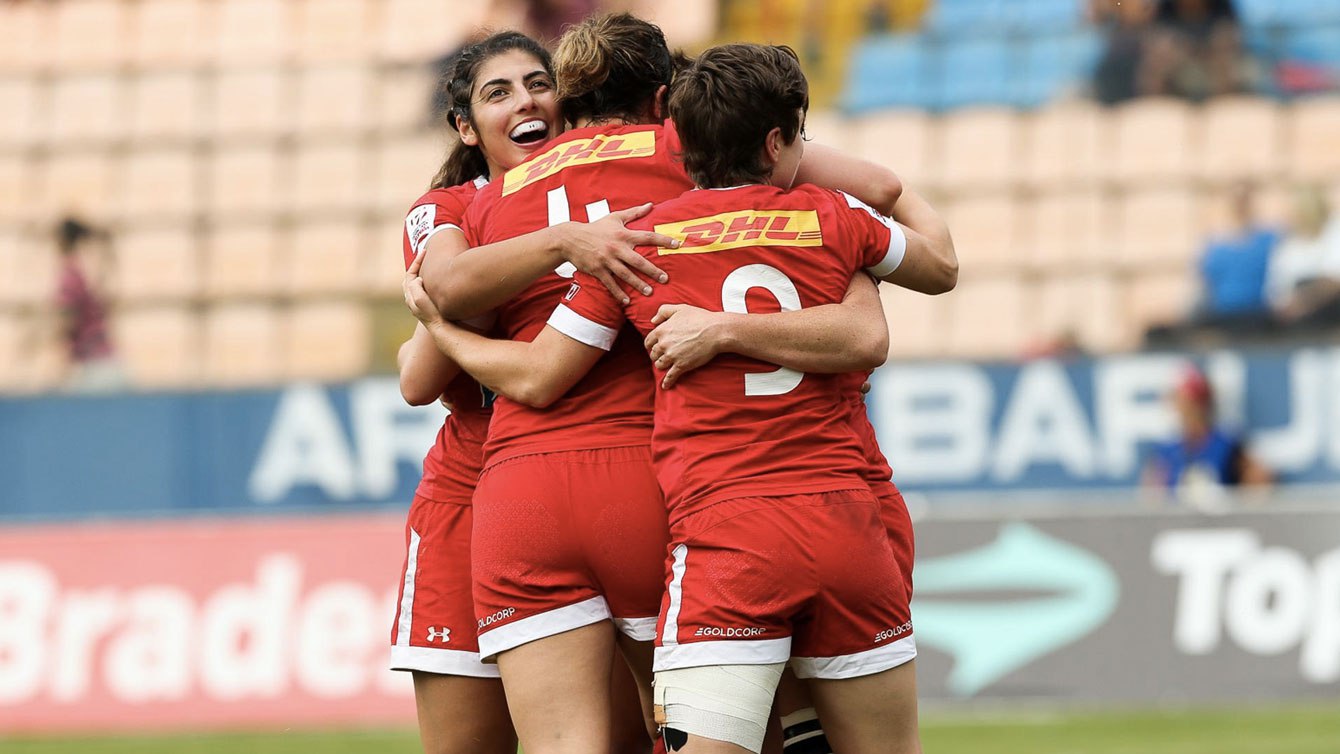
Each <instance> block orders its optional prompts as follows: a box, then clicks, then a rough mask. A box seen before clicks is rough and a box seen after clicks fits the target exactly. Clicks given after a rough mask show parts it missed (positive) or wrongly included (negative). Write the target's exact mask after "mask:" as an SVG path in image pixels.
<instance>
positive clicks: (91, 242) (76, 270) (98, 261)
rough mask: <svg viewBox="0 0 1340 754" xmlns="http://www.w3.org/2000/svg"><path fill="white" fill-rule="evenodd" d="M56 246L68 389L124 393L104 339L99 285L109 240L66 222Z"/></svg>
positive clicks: (103, 303) (108, 256)
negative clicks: (121, 391) (58, 252)
mask: <svg viewBox="0 0 1340 754" xmlns="http://www.w3.org/2000/svg"><path fill="white" fill-rule="evenodd" d="M56 246H57V248H58V249H59V251H60V256H61V268H60V278H59V287H58V288H57V291H56V305H57V307H58V308H59V311H60V317H61V337H62V340H63V344H64V346H65V350H66V354H67V357H68V359H69V362H68V363H69V370H70V371H69V376H68V378H67V387H68V388H69V389H70V390H75V391H78V392H105V391H111V390H117V389H119V388H122V387H124V386H125V382H126V380H125V375H124V373H123V372H122V370H121V366H120V364H119V362H118V361H117V359H116V355H115V353H114V352H113V350H112V343H111V339H110V338H109V337H108V334H107V296H106V292H105V287H104V285H103V282H104V280H105V279H106V276H107V272H108V268H109V266H110V262H111V250H110V236H109V235H108V233H107V231H105V230H102V229H99V228H94V227H92V226H91V225H88V224H87V223H85V222H84V221H82V220H80V219H78V218H75V217H66V218H65V219H63V220H61V221H60V223H58V224H57V226H56Z"/></svg>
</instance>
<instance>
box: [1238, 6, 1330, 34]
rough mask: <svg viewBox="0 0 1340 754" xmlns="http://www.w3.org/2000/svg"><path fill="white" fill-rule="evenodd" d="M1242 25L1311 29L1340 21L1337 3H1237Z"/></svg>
mask: <svg viewBox="0 0 1340 754" xmlns="http://www.w3.org/2000/svg"><path fill="white" fill-rule="evenodd" d="M1234 4H1235V6H1236V8H1237V11H1238V18H1239V19H1241V21H1242V24H1243V26H1246V27H1248V28H1250V27H1253V26H1311V25H1314V24H1324V23H1335V22H1340V0H1236V1H1235V3H1234Z"/></svg>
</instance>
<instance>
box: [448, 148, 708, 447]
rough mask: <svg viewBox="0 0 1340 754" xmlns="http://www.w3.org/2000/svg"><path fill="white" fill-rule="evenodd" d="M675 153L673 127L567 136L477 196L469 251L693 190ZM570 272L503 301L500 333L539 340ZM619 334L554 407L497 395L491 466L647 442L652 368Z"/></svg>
mask: <svg viewBox="0 0 1340 754" xmlns="http://www.w3.org/2000/svg"><path fill="white" fill-rule="evenodd" d="M678 149H679V141H678V138H677V137H676V135H675V133H674V129H673V128H671V127H668V126H667V127H662V126H659V125H651V126H617V127H605V126H602V127H596V128H578V129H574V130H572V131H568V132H567V133H565V134H563V135H562V136H559V137H558V138H556V139H553V140H552V141H550V142H549V144H548V146H547V147H546V148H545V150H544V151H542V152H539V153H537V154H535V155H532V156H531V158H530V159H528V160H527V161H525V162H523V163H521V164H520V165H518V166H517V167H515V168H513V169H512V170H509V171H508V172H507V174H506V175H505V176H504V177H503V178H502V179H500V180H497V181H494V182H493V183H492V184H490V185H489V186H488V187H487V188H485V189H484V190H483V191H481V192H480V194H479V197H478V198H477V199H476V200H475V202H474V203H473V204H472V205H471V206H470V209H469V210H468V211H467V212H466V217H465V226H464V228H465V234H466V238H467V239H468V240H469V241H470V245H471V246H483V245H485V244H490V243H495V242H497V241H504V240H507V239H509V238H514V237H516V236H519V235H522V234H525V233H530V232H532V231H536V230H540V229H541V228H544V227H546V226H550V225H557V224H558V223H561V222H566V221H568V220H577V221H588V222H589V221H595V220H598V219H600V218H602V217H604V216H605V215H607V214H609V213H610V212H617V211H619V210H624V209H628V208H629V207H635V206H637V205H640V204H644V203H646V202H661V201H665V200H667V199H671V198H673V197H677V196H679V195H680V194H682V193H684V192H685V191H687V190H688V189H690V188H692V187H693V184H692V182H691V181H689V178H688V176H687V175H686V174H685V173H684V168H683V166H682V165H680V163H679V162H678V161H676V159H675V157H674V155H675V153H676V152H677V151H678ZM572 275H573V268H572V265H570V264H564V265H562V266H560V267H558V268H557V269H555V270H554V271H553V272H552V273H549V274H547V275H545V276H544V277H542V278H540V279H539V280H537V281H535V282H534V283H532V284H531V285H530V287H528V288H526V290H524V291H522V292H521V293H520V294H518V295H517V296H516V297H515V298H513V299H512V300H511V301H508V302H507V303H506V304H503V305H502V306H501V307H499V308H498V310H497V315H498V320H497V324H496V326H495V331H496V332H497V333H498V334H499V336H500V337H505V338H508V339H511V340H523V341H529V340H534V338H535V336H536V335H537V334H539V332H540V330H542V329H544V325H545V321H546V320H548V319H549V315H550V314H552V313H553V311H554V306H555V305H556V304H558V302H560V301H561V300H562V298H563V294H564V293H565V292H566V291H567V290H568V287H569V286H570V285H571V284H572ZM639 297H641V296H640V294H639ZM616 334H617V335H619V337H617V338H615V339H613V342H612V343H611V344H610V345H611V346H612V347H611V348H610V349H609V350H610V353H609V354H608V355H607V356H605V357H603V358H602V359H601V360H600V361H599V362H598V363H597V364H596V366H595V368H593V369H592V370H591V372H590V373H589V374H587V375H586V376H585V377H583V378H582V380H581V381H580V382H578V383H577V385H576V386H574V387H573V388H572V390H570V391H568V393H567V395H565V396H563V397H562V398H560V399H559V400H558V401H556V402H555V403H554V404H552V405H551V406H549V407H548V408H546V409H544V410H538V409H533V408H530V407H528V406H524V405H522V404H520V403H516V402H514V401H511V400H508V399H507V398H505V397H503V396H499V397H498V400H497V402H496V403H495V404H494V413H493V423H492V425H490V427H489V440H488V444H487V445H486V446H485V455H486V457H487V462H488V463H489V464H492V463H495V462H497V461H501V460H504V459H506V458H510V457H513V456H517V455H523V454H528V453H548V452H556V451H563V450H585V449H591V448H612V447H619V446H622V445H639V444H647V443H649V442H651V415H652V379H651V365H650V362H649V359H648V358H647V353H646V351H645V350H644V349H643V348H642V340H641V338H640V337H638V335H637V333H636V332H634V331H633V330H632V329H631V328H627V330H626V332H623V333H622V334H618V333H616Z"/></svg>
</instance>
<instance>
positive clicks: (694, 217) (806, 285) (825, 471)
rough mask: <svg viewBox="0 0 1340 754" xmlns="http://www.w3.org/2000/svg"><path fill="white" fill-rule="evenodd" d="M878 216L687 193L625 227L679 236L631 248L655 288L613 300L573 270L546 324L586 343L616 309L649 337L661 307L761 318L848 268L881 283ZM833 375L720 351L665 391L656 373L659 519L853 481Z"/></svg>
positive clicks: (839, 200) (778, 193)
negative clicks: (665, 508)
mask: <svg viewBox="0 0 1340 754" xmlns="http://www.w3.org/2000/svg"><path fill="white" fill-rule="evenodd" d="M891 223H892V221H891V220H887V219H885V218H882V217H880V216H879V215H878V213H876V212H875V211H874V210H872V209H870V208H869V207H867V206H866V205H864V204H862V203H861V202H860V201H858V200H856V199H855V198H853V197H850V196H848V195H846V194H843V193H841V192H837V191H830V190H827V189H821V188H818V187H815V186H808V185H806V186H800V187H798V188H795V189H793V190H790V191H783V190H781V189H778V188H774V187H771V186H762V185H750V186H741V187H737V188H732V189H721V190H703V191H694V192H691V193H688V194H685V195H684V196H683V197H681V198H679V199H675V200H673V201H669V202H666V203H664V204H661V205H659V206H657V207H656V209H654V210H653V211H652V214H651V215H650V216H649V217H647V218H646V219H645V220H643V221H641V222H639V223H637V226H638V227H642V226H651V227H654V228H655V230H656V231H657V232H659V233H664V234H666V235H668V236H671V237H676V238H681V239H683V246H682V247H681V248H679V249H675V250H671V249H641V250H640V251H641V252H642V253H643V254H645V255H646V256H647V257H648V258H650V259H652V260H654V261H655V263H656V264H657V265H658V266H660V267H661V269H663V270H665V272H666V273H667V274H668V275H669V276H670V282H669V283H668V284H666V285H661V286H655V293H654V294H653V295H652V296H650V297H644V296H633V297H632V301H631V302H630V304H629V305H628V306H627V307H623V306H621V305H620V304H619V303H618V302H617V301H615V299H614V297H612V296H611V295H609V293H608V292H607V291H606V290H605V289H604V286H602V285H600V283H599V282H598V281H596V280H594V279H593V278H590V277H587V276H585V275H579V276H578V279H577V281H576V283H575V284H574V285H573V290H572V292H571V293H570V294H569V296H568V300H567V301H566V302H565V303H564V304H563V305H561V306H560V307H559V308H558V310H557V311H555V312H554V316H553V317H552V318H551V319H550V321H549V324H550V325H551V326H553V327H555V328H557V329H559V330H560V331H562V332H563V333H565V334H567V335H568V336H570V337H572V338H574V339H577V340H580V341H583V342H586V343H588V344H590V345H598V344H599V342H600V339H599V337H598V336H599V334H600V333H602V332H604V333H605V339H606V340H608V338H609V337H610V335H609V333H612V332H613V328H618V327H619V326H620V325H621V323H623V322H624V320H625V316H626V317H627V319H628V320H631V321H632V323H633V324H634V325H635V326H636V327H637V328H638V330H640V331H641V332H643V333H647V332H650V331H651V330H652V329H653V326H652V324H651V318H652V316H654V315H655V314H656V311H657V309H658V308H659V307H660V306H661V305H662V304H690V305H692V306H697V307H701V308H703V309H709V310H713V311H727V312H755V313H765V312H775V311H778V310H779V309H780V310H785V311H794V310H796V309H800V308H803V307H810V306H818V305H821V304H830V303H837V302H839V301H841V300H842V298H843V296H844V295H845V294H846V292H847V287H848V285H849V283H850V282H851V278H852V276H853V275H854V274H856V273H857V272H858V271H859V270H861V269H862V268H870V269H871V270H872V271H873V272H874V273H875V274H877V275H878V276H880V277H883V276H884V275H886V274H888V273H889V272H890V271H892V269H893V268H895V267H896V266H897V264H898V262H900V261H901V259H902V252H903V236H902V234H901V233H897V234H894V233H891V231H890V228H891V227H892V225H891ZM847 379H848V376H847V375H821V374H803V373H801V372H796V371H793V370H790V369H784V368H779V367H777V366H775V365H773V364H767V363H764V362H761V361H756V360H754V359H749V358H746V357H744V356H739V355H735V354H723V355H721V356H717V357H716V358H715V359H713V360H712V361H711V362H709V363H708V364H706V365H704V366H702V367H700V368H699V369H697V370H694V371H692V372H689V373H687V374H685V375H684V376H683V377H682V378H681V379H680V380H679V382H678V383H677V384H676V385H675V386H674V387H673V388H671V389H669V390H663V389H661V388H660V386H659V381H658V383H657V388H656V429H655V433H654V436H653V443H652V451H653V454H654V457H655V460H656V465H657V475H658V477H659V479H660V482H661V486H662V487H663V488H664V489H665V491H666V496H667V499H668V502H669V505H670V520H671V523H672V524H673V523H674V522H676V521H679V520H681V519H682V518H683V517H684V516H686V515H690V514H692V513H694V512H696V511H698V510H701V509H703V508H705V507H707V506H709V505H711V504H713V503H715V502H720V501H722V500H727V499H731V498H737V497H745V496H751V497H752V496H761V497H769V496H778V495H796V494H807V493H819V492H834V491H839V490H845V489H862V488H865V487H866V482H865V478H864V476H863V472H864V470H865V465H866V460H865V455H864V451H863V449H862V448H861V445H860V443H859V442H858V441H857V438H856V436H855V434H854V433H853V432H852V427H851V420H850V409H849V405H848V400H849V398H848V397H847V396H846V395H845V394H844V391H843V387H844V386H845V384H846V383H845V381H846V380H847Z"/></svg>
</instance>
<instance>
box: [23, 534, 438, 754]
mask: <svg viewBox="0 0 1340 754" xmlns="http://www.w3.org/2000/svg"><path fill="white" fill-rule="evenodd" d="M403 532H404V518H403V516H395V515H385V516H383V515H374V516H368V515H364V516H360V517H347V518H346V517H337V516H326V517H320V518H316V517H314V518H306V519H268V518H267V519H255V520H245V519H220V520H201V521H191V522H162V523H125V524H112V525H109V524H88V525H62V526H40V527H14V528H6V529H0V733H5V732H7V733H14V732H23V731H31V732H38V731H57V730H60V731H68V730H145V729H164V728H192V729H194V728H206V727H207V728H220V727H222V728H227V727H274V726H281V727H290V726H298V727H301V726H304V725H310V726H318V725H321V726H329V725H330V724H334V723H340V724H346V725H350V724H387V723H394V724H400V723H409V722H412V721H413V719H414V702H413V692H412V688H411V684H410V680H409V678H408V675H407V674H404V673H395V672H392V671H390V670H388V669H387V666H388V663H389V645H390V644H389V643H390V638H389V637H390V627H391V623H392V620H393V619H394V608H395V600H396V587H397V585H398V582H399V573H400V566H401V562H402V560H403V558H404V533H403Z"/></svg>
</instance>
